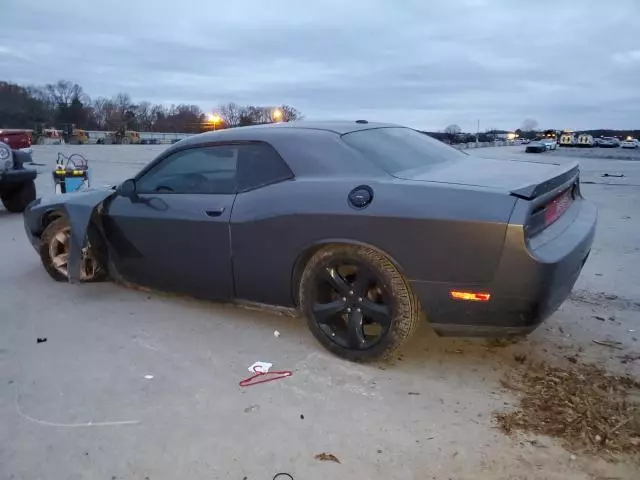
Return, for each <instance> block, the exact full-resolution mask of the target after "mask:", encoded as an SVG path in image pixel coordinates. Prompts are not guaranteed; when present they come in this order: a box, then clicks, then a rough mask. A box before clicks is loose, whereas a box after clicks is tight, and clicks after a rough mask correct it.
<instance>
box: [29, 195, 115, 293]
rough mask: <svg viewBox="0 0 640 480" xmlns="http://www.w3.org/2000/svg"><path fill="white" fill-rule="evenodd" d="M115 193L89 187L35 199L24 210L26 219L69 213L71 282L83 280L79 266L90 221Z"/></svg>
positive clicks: (69, 270) (69, 269) (67, 214)
mask: <svg viewBox="0 0 640 480" xmlns="http://www.w3.org/2000/svg"><path fill="white" fill-rule="evenodd" d="M115 195H116V191H115V189H108V190H87V191H82V192H76V193H67V194H64V195H55V196H53V197H48V198H43V199H40V200H39V201H38V200H36V201H35V202H34V203H33V204H32V205H31V206H30V207H29V208H28V210H27V211H25V221H28V220H29V218H28V217H31V218H33V216H34V215H35V216H37V217H38V219H42V216H43V215H45V214H46V213H48V212H52V211H62V212H65V213H66V216H67V218H68V219H69V225H70V227H71V240H70V245H69V258H68V263H67V266H68V272H69V282H70V283H77V282H79V281H80V267H81V260H82V249H83V248H84V247H85V244H86V239H87V233H88V229H89V224H90V223H91V218H92V217H93V216H94V214H96V213H97V214H98V215H100V214H101V213H102V208H103V206H104V203H105V201H106V200H108V199H110V198H111V197H113V196H115Z"/></svg>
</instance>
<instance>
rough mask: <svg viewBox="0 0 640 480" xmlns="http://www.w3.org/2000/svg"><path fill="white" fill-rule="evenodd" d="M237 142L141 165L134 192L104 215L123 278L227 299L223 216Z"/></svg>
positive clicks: (232, 191) (232, 186)
mask: <svg viewBox="0 0 640 480" xmlns="http://www.w3.org/2000/svg"><path fill="white" fill-rule="evenodd" d="M236 164H237V146H223V145H210V146H200V147H196V148H188V149H183V150H179V151H177V152H174V153H172V154H170V155H169V156H167V157H166V158H163V159H161V160H160V161H158V162H157V163H156V164H154V165H153V166H152V167H151V168H149V169H146V170H143V172H141V174H140V175H139V177H138V178H136V179H135V182H136V191H135V194H134V195H132V196H129V197H124V196H120V195H119V196H116V197H115V199H113V200H112V202H111V203H110V204H109V205H108V207H107V209H108V210H107V212H106V214H105V215H104V216H103V219H104V224H105V225H104V226H105V232H106V237H107V241H108V244H109V248H110V252H111V258H112V259H113V262H114V265H115V267H116V269H117V270H118V272H119V273H120V274H121V275H123V276H124V277H125V278H126V279H127V280H129V281H131V282H133V283H136V284H140V285H145V286H149V287H152V288H156V289H159V290H164V291H171V292H180V293H186V294H189V295H193V296H195V297H199V298H205V299H218V300H219V299H230V298H232V297H233V271H232V264H231V245H230V238H229V219H230V215H231V210H232V207H233V203H234V199H235V195H236Z"/></svg>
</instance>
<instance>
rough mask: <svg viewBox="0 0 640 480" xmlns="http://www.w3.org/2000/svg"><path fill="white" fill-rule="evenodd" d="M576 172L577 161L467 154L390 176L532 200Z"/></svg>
mask: <svg viewBox="0 0 640 480" xmlns="http://www.w3.org/2000/svg"><path fill="white" fill-rule="evenodd" d="M578 173H579V169H578V162H571V163H567V164H562V165H560V164H555V163H541V162H532V161H527V160H496V159H485V158H475V157H471V156H470V157H467V158H463V159H460V160H455V161H448V162H442V163H437V164H434V165H430V166H428V167H425V168H419V169H412V170H405V171H402V172H396V173H395V174H394V176H395V177H397V178H402V179H405V180H414V181H424V182H434V183H447V184H452V185H465V186H477V187H481V188H490V189H495V190H500V191H504V192H505V193H508V194H511V195H514V196H516V197H519V198H524V199H527V200H532V199H534V198H536V197H539V196H541V195H545V194H547V193H550V192H552V191H554V190H556V189H558V188H560V187H562V186H566V184H569V185H570V184H571V183H572V182H571V181H572V180H574V181H575V180H576V178H575V177H577V176H578Z"/></svg>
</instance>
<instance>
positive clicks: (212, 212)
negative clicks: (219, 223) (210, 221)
mask: <svg viewBox="0 0 640 480" xmlns="http://www.w3.org/2000/svg"><path fill="white" fill-rule="evenodd" d="M204 213H206V214H207V217H219V216H220V215H222V214H223V213H224V207H220V208H212V209H210V210H205V211H204Z"/></svg>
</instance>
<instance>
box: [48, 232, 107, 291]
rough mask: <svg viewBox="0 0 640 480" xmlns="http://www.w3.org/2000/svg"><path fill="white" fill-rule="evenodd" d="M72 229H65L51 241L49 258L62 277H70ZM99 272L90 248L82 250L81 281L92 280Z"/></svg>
mask: <svg viewBox="0 0 640 480" xmlns="http://www.w3.org/2000/svg"><path fill="white" fill-rule="evenodd" d="M70 244H71V228H69V227H67V228H63V229H62V230H60V231H59V232H58V233H56V234H55V235H54V236H53V237H52V238H51V240H50V241H49V258H50V260H51V265H52V267H53V268H54V269H55V270H56V271H57V272H58V273H60V274H61V275H64V276H65V277H69V266H68V264H69V250H70ZM97 271H98V263H97V262H96V260H95V258H94V257H93V255H92V254H91V250H90V246H87V247H85V248H83V249H82V259H81V264H80V279H81V280H91V279H92V278H93V277H94V276H95V274H96V273H97Z"/></svg>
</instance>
